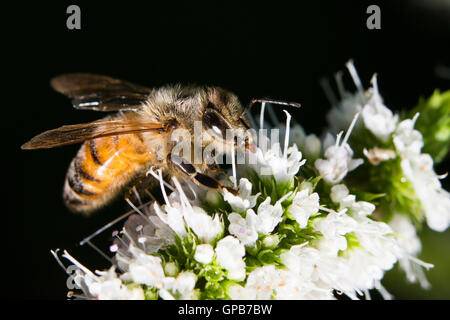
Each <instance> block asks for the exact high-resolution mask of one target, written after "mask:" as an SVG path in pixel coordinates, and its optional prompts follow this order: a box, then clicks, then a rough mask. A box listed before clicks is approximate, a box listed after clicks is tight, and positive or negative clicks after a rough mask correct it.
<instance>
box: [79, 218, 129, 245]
mask: <svg viewBox="0 0 450 320" xmlns="http://www.w3.org/2000/svg"><path fill="white" fill-rule="evenodd" d="M132 213H134V210H130V211H128V212H127V213H125V214H123V215H121V216H120V217H118V218H116V219H114V220H113V221H111V222H110V223H108V224H106V225H104V226H103V227H101V228H100V229H98V230H97V231H95V232H94V233H93V234H91V235H90V236H88V237H86V238H84V239H83V240H81V241H80V246H83V245H84V244H85V243H87V242H88V241H89V240H91V239H92V238H94V237H96V236H97V235H99V234H100V233H102V232H103V231H105V230H106V229H109V228H110V227H112V226H113V225H115V224H116V223H118V222H119V221H121V220H123V219H125V218H126V217H128V216H129V215H131V214H132Z"/></svg>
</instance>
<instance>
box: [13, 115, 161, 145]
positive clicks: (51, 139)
mask: <svg viewBox="0 0 450 320" xmlns="http://www.w3.org/2000/svg"><path fill="white" fill-rule="evenodd" d="M165 129H167V124H164V123H161V122H158V123H156V122H142V121H137V120H129V119H121V120H99V121H94V122H90V123H82V124H73V125H66V126H62V127H59V128H56V129H53V130H48V131H45V132H43V133H41V134H39V135H37V136H35V137H34V138H32V139H31V140H30V141H28V142H27V143H25V144H24V145H22V149H43V148H53V147H59V146H64V145H68V144H73V143H79V142H83V141H85V140H91V139H96V138H100V137H106V136H115V135H119V134H127V133H138V132H149V131H161V130H165Z"/></svg>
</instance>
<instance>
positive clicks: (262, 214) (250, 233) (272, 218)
mask: <svg viewBox="0 0 450 320" xmlns="http://www.w3.org/2000/svg"><path fill="white" fill-rule="evenodd" d="M289 195H290V193H289V194H287V195H285V196H284V197H282V198H281V199H280V200H278V201H277V202H276V203H275V205H273V206H272V205H271V204H270V201H271V199H270V197H267V198H266V200H264V201H263V202H262V203H261V204H260V205H259V207H258V214H255V211H253V210H252V209H249V210H247V213H246V215H245V219H244V218H243V217H242V216H241V215H240V214H238V213H234V212H233V213H231V214H230V215H228V220H229V221H230V225H229V227H228V231H229V232H230V233H231V234H232V235H234V236H236V237H237V238H238V239H239V240H240V241H241V242H242V243H243V244H244V245H246V246H252V245H253V244H254V243H255V241H256V240H257V239H258V234H268V233H270V232H272V231H273V230H274V229H275V227H276V226H277V225H278V224H279V223H280V222H281V220H282V216H283V208H282V207H281V203H282V202H283V201H284V200H285V199H286V198H287V197H288V196H289Z"/></svg>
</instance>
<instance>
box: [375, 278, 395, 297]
mask: <svg viewBox="0 0 450 320" xmlns="http://www.w3.org/2000/svg"><path fill="white" fill-rule="evenodd" d="M375 288H376V289H377V290H378V292H380V294H381V296H382V297H383V299H384V300H392V295H391V294H390V293H389V292H388V291H387V290H386V289H385V288H384V287H383V286H382V284H381V282H380V281H376V282H375Z"/></svg>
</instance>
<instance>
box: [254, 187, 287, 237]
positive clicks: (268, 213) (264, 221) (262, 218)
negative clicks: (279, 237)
mask: <svg viewBox="0 0 450 320" xmlns="http://www.w3.org/2000/svg"><path fill="white" fill-rule="evenodd" d="M285 198H286V196H284V197H283V198H281V199H280V200H278V201H277V202H276V203H275V205H273V206H272V205H271V204H270V201H271V199H270V197H267V198H266V200H264V201H263V202H262V203H261V204H260V205H259V207H258V214H257V217H256V218H257V219H256V220H257V223H256V231H257V232H258V233H260V234H267V233H270V232H272V231H273V229H275V227H276V226H277V225H278V224H279V223H280V222H281V220H283V218H282V216H283V208H282V207H281V203H282V202H283V201H284V199H285Z"/></svg>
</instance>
